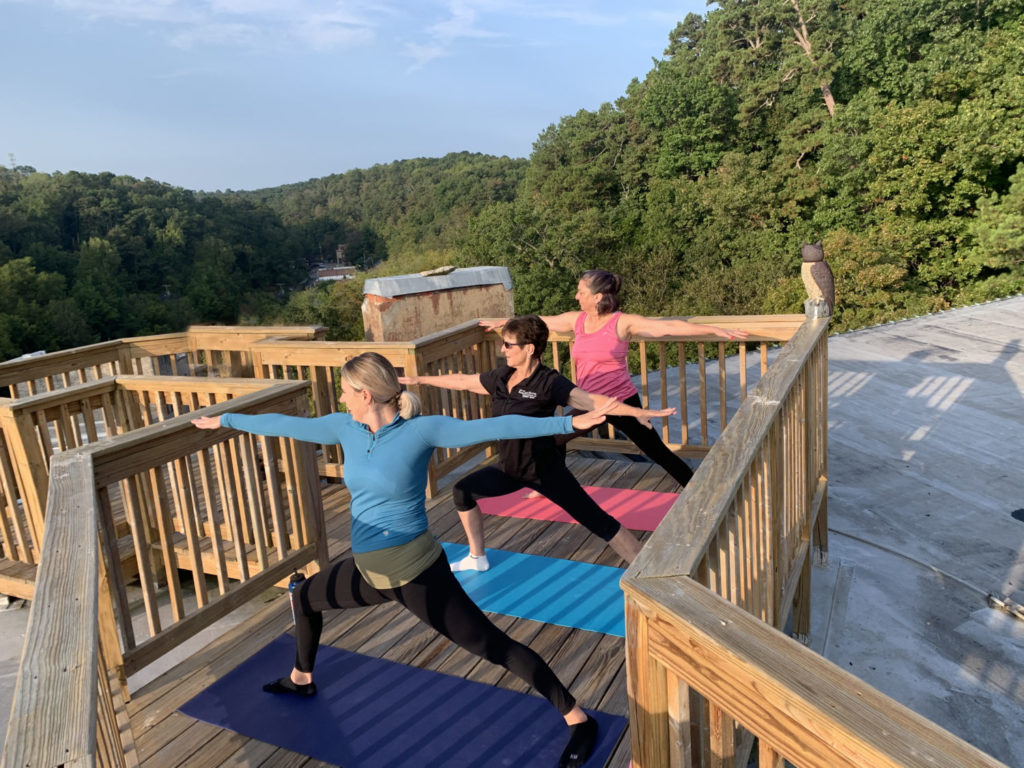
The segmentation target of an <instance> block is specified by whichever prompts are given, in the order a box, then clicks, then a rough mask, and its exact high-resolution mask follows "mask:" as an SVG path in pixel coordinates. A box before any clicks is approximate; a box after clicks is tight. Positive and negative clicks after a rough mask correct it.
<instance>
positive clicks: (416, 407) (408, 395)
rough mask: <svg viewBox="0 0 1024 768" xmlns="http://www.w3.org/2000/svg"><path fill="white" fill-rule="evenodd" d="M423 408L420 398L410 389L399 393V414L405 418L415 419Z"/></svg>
mask: <svg viewBox="0 0 1024 768" xmlns="http://www.w3.org/2000/svg"><path fill="white" fill-rule="evenodd" d="M422 410H423V407H422V405H421V404H420V399H419V398H418V397H416V395H415V394H413V393H412V392H410V391H408V390H402V392H400V393H399V395H398V415H399V416H401V417H402V418H403V419H413V418H415V417H417V416H419V415H420V412H421V411H422Z"/></svg>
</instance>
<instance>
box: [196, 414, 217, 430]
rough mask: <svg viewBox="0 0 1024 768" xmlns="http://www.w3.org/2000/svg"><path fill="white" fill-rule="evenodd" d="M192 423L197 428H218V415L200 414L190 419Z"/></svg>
mask: <svg viewBox="0 0 1024 768" xmlns="http://www.w3.org/2000/svg"><path fill="white" fill-rule="evenodd" d="M192 425H193V426H194V427H196V428H198V429H220V416H200V417H199V418H198V419H192Z"/></svg>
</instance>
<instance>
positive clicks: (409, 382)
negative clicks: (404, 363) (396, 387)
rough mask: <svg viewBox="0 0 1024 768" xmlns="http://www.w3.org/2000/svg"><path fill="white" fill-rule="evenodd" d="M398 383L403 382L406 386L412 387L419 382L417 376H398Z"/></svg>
mask: <svg viewBox="0 0 1024 768" xmlns="http://www.w3.org/2000/svg"><path fill="white" fill-rule="evenodd" d="M398 383H399V384H403V385H405V386H407V387H413V386H415V385H417V384H419V383H420V377H419V376H399V377H398Z"/></svg>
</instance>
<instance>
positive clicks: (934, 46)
mask: <svg viewBox="0 0 1024 768" xmlns="http://www.w3.org/2000/svg"><path fill="white" fill-rule="evenodd" d="M1021 61H1024V0H986V2H984V3H980V2H976V0H870V1H869V0H846V1H845V2H842V3H836V2H833V1H826V0H771V1H770V2H769V1H768V0H719V2H718V3H717V7H715V8H714V9H712V10H710V11H709V12H708V13H706V14H704V15H697V14H690V15H689V16H687V17H686V19H684V20H683V21H682V22H680V23H679V24H678V25H677V26H676V27H675V29H673V30H672V31H671V32H670V34H669V36H668V44H667V47H666V49H665V50H664V52H663V53H662V54H661V55H660V56H659V57H657V58H655V59H652V69H651V70H650V72H648V74H647V75H646V76H645V77H644V78H643V79H642V80H640V79H637V80H634V81H633V82H631V83H629V84H628V86H627V87H626V89H625V93H624V95H622V96H621V97H620V98H618V99H616V100H614V101H613V102H609V103H606V104H604V105H602V106H601V107H600V108H599V109H596V110H582V111H580V112H577V113H576V114H574V115H570V116H567V117H565V118H563V119H562V120H561V121H560V122H559V123H557V124H555V125H551V126H548V127H547V128H546V129H544V130H543V131H542V132H541V133H540V134H539V136H538V137H537V139H536V141H535V143H534V146H533V151H532V153H531V155H530V157H529V158H528V159H526V160H523V159H510V158H506V157H502V158H497V157H491V156H487V155H479V154H472V153H453V154H451V155H448V156H446V157H444V158H436V159H430V158H420V159H414V160H404V161H400V162H396V163H390V164H386V165H377V166H374V167H372V168H369V169H361V170H353V171H348V172H346V173H343V174H336V175H332V176H326V177H323V178H319V179H311V180H309V181H306V182H302V183H299V184H290V185H285V186H281V187H275V188H272V189H264V190H256V191H249V192H226V193H216V194H205V193H194V192H190V191H187V190H183V189H180V188H176V187H171V186H169V185H166V184H161V183H158V182H155V181H152V180H150V179H146V180H144V181H138V180H136V179H131V178H128V177H117V176H113V175H111V174H98V175H89V174H78V173H66V174H39V173H35V172H33V171H32V169H31V168H26V167H24V166H17V165H16V164H14V163H13V162H12V163H11V167H10V168H5V167H2V166H0V298H2V299H3V300H4V301H3V303H2V304H0V354H3V355H4V356H5V357H7V356H10V355H12V354H17V353H19V352H22V351H28V350H31V349H37V348H45V349H53V348H57V347H60V346H71V345H73V344H77V343H83V342H85V341H90V340H98V339H100V338H111V337H116V336H121V335H134V334H136V333H150V332H159V331H163V330H172V329H177V328H180V327H183V326H184V325H186V324H188V323H189V322H238V321H241V322H255V321H260V322H268V321H269V322H273V321H283V322H320V323H324V324H326V325H328V326H329V327H330V329H331V331H330V333H331V336H332V337H333V338H359V337H360V336H361V333H362V330H361V322H360V315H359V303H360V301H361V298H362V297H361V290H360V289H361V283H362V281H361V280H358V281H352V282H349V283H342V284H335V285H331V286H327V287H319V288H307V289H301V284H302V281H303V279H304V273H305V266H306V264H307V263H308V262H310V261H315V260H317V259H323V258H330V257H331V256H333V254H334V252H335V249H336V248H337V246H338V245H343V246H345V249H344V250H345V255H346V258H348V260H349V261H350V262H351V263H353V264H356V265H357V266H360V267H362V268H363V269H365V270H368V271H367V272H365V273H363V274H398V273H402V272H410V271H416V270H419V269H423V268H428V267H431V266H437V265H439V264H442V263H454V264H456V265H459V266H472V265H478V264H498V265H505V266H508V267H509V268H510V270H511V271H512V274H513V278H514V282H515V287H516V302H517V308H519V309H520V310H522V311H537V312H543V313H554V312H558V311H563V310H566V309H570V308H572V306H573V304H572V297H573V294H574V291H575V282H576V277H577V276H578V275H579V274H580V273H581V272H582V271H584V270H586V269H589V268H593V267H601V268H604V269H609V270H611V271H614V272H619V273H622V274H624V275H626V276H627V293H626V300H627V302H628V308H629V309H631V310H632V311H636V312H642V313H647V314H673V315H690V314H717V313H726V314H747V313H761V312H790V311H800V309H801V306H802V300H803V287H802V284H801V282H800V279H799V261H800V256H799V254H800V245H801V243H803V242H815V241H818V240H821V241H822V242H823V245H824V248H825V252H826V255H827V258H828V261H829V263H830V264H831V266H832V269H833V272H834V273H835V276H836V287H837V295H838V302H837V303H838V306H837V308H836V316H835V323H834V325H835V328H836V329H837V330H843V329H847V328H854V327H860V326H864V325H868V324H872V323H876V322H881V321H884V320H889V319H896V318H900V317H907V316H912V315H917V314H922V313H925V312H930V311H935V310H940V309H945V308H948V307H952V306H957V305H962V304H967V303H972V302H976V301H981V300H987V299H992V298H997V297H1001V296H1007V295H1011V294H1014V293H1018V292H1020V291H1021V290H1022V289H1024V267H1022V262H1024V165H1022V163H1024V130H1021V128H1020V125H1021V117H1022V114H1021V113H1022V109H1024V74H1022V70H1021V67H1020V62H1021Z"/></svg>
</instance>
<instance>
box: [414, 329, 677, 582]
mask: <svg viewBox="0 0 1024 768" xmlns="http://www.w3.org/2000/svg"><path fill="white" fill-rule="evenodd" d="M502 337H503V339H504V340H503V342H502V343H503V345H504V347H505V360H506V364H505V365H501V366H498V367H497V368H494V369H492V370H490V371H486V372H484V373H479V374H477V373H449V374H444V375H441V376H408V377H403V378H402V379H401V382H402V383H403V384H425V385H428V386H431V387H441V388H444V389H459V390H467V391H469V392H476V393H477V394H480V395H490V396H491V407H492V411H493V415H494V416H502V415H504V414H509V413H514V414H519V415H522V416H552V415H554V412H555V408H556V407H557V406H560V405H561V406H572V407H573V408H578V409H581V410H590V409H592V408H598V407H601V406H602V405H603V404H604V403H607V402H608V401H609V400H610V399H611V398H609V397H607V396H605V395H597V394H591V393H589V392H584V391H583V390H582V389H580V388H578V387H577V386H576V385H575V384H573V383H572V382H571V381H569V379H567V378H565V377H564V376H562V375H561V374H560V373H558V372H557V371H554V370H552V369H551V368H548V367H547V366H545V365H543V364H541V362H540V356H541V354H542V353H543V351H544V349H545V347H546V346H547V343H548V327H547V326H546V325H545V324H544V321H543V320H541V319H540V318H539V317H538V316H537V315H523V316H521V317H513V318H512V319H511V320H509V321H508V322H507V323H506V324H505V327H504V328H503V329H502ZM610 413H612V414H618V415H623V416H633V417H635V418H637V419H639V420H640V421H642V422H645V423H649V422H650V419H651V418H654V417H659V416H670V415H671V414H673V413H675V409H674V408H667V409H665V410H660V411H651V410H645V409H642V408H634V407H633V406H630V405H625V404H623V403H620V404H619V405H618V406H616V407H615V408H614V409H613V410H612V411H611V412H610ZM498 456H499V459H500V468H499V467H497V466H491V467H484V468H483V469H480V470H477V471H476V472H473V473H472V474H470V475H467V476H466V477H464V478H462V479H461V480H459V481H458V482H456V483H455V488H454V490H453V493H452V495H453V497H454V499H455V508H456V509H458V510H459V517H460V519H461V520H462V526H463V528H465V529H466V537H467V538H468V539H469V555H467V556H466V557H465V558H463V559H462V560H460V561H459V562H456V563H452V570H453V571H461V570H476V571H486V570H487V569H488V568H489V567H490V564H489V563H488V562H487V556H486V554H485V552H484V530H483V515H482V514H481V512H480V507H479V506H477V503H476V500H477V499H479V498H486V497H489V496H502V495H504V494H506V493H511V492H512V491H515V490H518V489H519V488H523V487H527V488H532V489H534V490H535V491H537V492H539V493H540V494H542V495H543V496H546V497H547V498H548V499H550V500H551V501H553V502H554V503H555V504H557V505H558V506H560V507H561V508H562V509H564V510H565V511H566V512H568V513H569V514H570V515H572V516H573V517H574V518H575V519H576V520H578V521H579V522H580V523H581V524H583V525H584V526H586V527H587V528H588V529H589V530H590V531H591V532H592V533H594V534H595V535H596V536H598V537H600V538H601V539H603V540H604V541H606V542H608V546H610V547H611V548H612V549H613V550H615V552H616V553H618V555H619V556H620V557H622V559H623V560H625V561H626V562H627V563H631V562H632V561H633V558H634V557H636V554H637V552H639V551H640V542H639V541H638V540H637V538H636V537H635V536H634V535H633V534H632V533H631V532H630V531H629V530H628V529H626V528H623V527H622V525H621V524H620V523H619V521H618V520H616V519H615V518H613V517H612V516H611V515H609V514H608V513H607V512H605V511H604V510H603V509H601V507H600V506H598V504H597V503H596V502H595V501H594V500H593V499H592V498H590V496H588V495H587V492H586V491H584V490H583V487H582V486H581V485H580V484H579V481H577V480H576V478H575V477H574V476H573V475H572V473H571V472H569V470H568V468H567V467H566V466H565V458H564V456H563V455H562V452H561V451H560V450H559V448H558V446H557V445H556V443H555V441H554V439H552V438H551V437H540V438H533V439H529V440H500V441H498Z"/></svg>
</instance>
